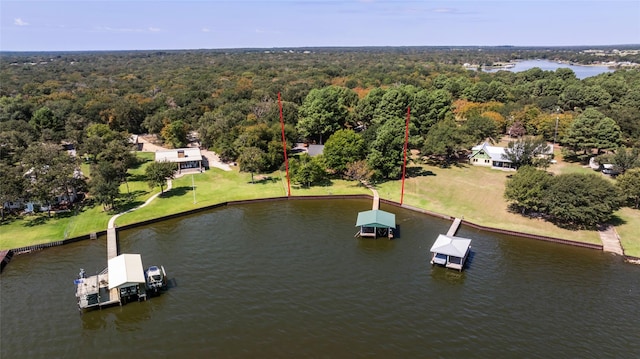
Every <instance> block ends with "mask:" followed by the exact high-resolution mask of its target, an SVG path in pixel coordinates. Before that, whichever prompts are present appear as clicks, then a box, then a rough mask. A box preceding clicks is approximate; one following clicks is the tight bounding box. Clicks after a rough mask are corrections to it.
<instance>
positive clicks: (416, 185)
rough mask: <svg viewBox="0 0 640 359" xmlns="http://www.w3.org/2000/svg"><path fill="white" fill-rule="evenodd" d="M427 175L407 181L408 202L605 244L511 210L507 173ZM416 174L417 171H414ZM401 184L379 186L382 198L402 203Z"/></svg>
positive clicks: (427, 170) (472, 170)
mask: <svg viewBox="0 0 640 359" xmlns="http://www.w3.org/2000/svg"><path fill="white" fill-rule="evenodd" d="M420 168H421V170H422V173H423V175H421V176H417V177H411V178H409V179H407V180H406V182H405V197H404V203H406V204H408V205H412V206H416V207H420V208H424V209H427V210H430V211H433V212H437V213H442V214H447V215H450V216H454V217H464V219H465V220H468V221H470V222H473V223H476V224H479V225H482V226H487V227H494V228H501V229H506V230H512V231H518V232H525V233H531V234H537V235H544V236H551V237H557V238H564V239H568V240H572V241H579V242H587V243H598V244H599V243H601V242H600V237H599V235H598V234H597V232H594V231H570V230H566V229H562V228H559V227H557V226H555V225H553V224H551V223H548V222H545V221H543V220H540V219H529V218H526V217H523V216H521V215H519V214H514V213H510V212H509V211H507V202H506V201H505V200H504V198H503V192H504V185H505V182H506V180H507V177H508V176H509V175H511V174H513V172H504V171H499V170H493V169H490V168H485V167H478V166H464V165H463V166H460V167H451V168H444V169H443V168H439V167H432V166H428V167H420ZM414 171H415V169H414ZM400 192H401V182H400V181H394V182H387V183H383V184H382V185H380V186H379V193H380V196H381V197H382V198H388V199H391V200H394V201H400Z"/></svg>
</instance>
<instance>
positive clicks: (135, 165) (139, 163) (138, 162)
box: [130, 157, 153, 169]
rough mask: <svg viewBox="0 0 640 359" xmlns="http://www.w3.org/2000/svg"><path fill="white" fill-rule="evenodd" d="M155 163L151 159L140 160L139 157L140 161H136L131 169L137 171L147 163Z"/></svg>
mask: <svg viewBox="0 0 640 359" xmlns="http://www.w3.org/2000/svg"><path fill="white" fill-rule="evenodd" d="M151 161H153V160H152V159H150V158H140V157H138V160H137V161H136V163H135V164H134V165H133V166H131V167H130V169H137V168H140V166H142V165H143V164H145V163H147V162H151Z"/></svg>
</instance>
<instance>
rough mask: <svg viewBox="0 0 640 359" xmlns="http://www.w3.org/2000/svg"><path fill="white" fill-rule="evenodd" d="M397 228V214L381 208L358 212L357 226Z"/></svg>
mask: <svg viewBox="0 0 640 359" xmlns="http://www.w3.org/2000/svg"><path fill="white" fill-rule="evenodd" d="M362 226H364V227H376V228H396V215H395V214H393V213H389V212H385V211H382V210H379V209H374V210H371V211H364V212H360V213H358V219H357V220H356V227H362Z"/></svg>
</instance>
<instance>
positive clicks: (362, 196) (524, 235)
mask: <svg viewBox="0 0 640 359" xmlns="http://www.w3.org/2000/svg"><path fill="white" fill-rule="evenodd" d="M327 199H367V200H373V199H374V197H373V196H372V195H367V194H355V195H318V196H292V197H270V198H257V199H247V200H237V201H228V202H222V203H217V204H214V205H210V206H206V207H201V208H196V209H192V210H189V211H185V212H180V213H174V214H170V215H166V216H162V217H158V218H153V219H149V220H146V221H142V222H137V223H132V224H128V225H124V226H119V227H117V229H114V230H117V231H118V232H119V231H121V230H126V229H132V228H137V227H141V226H145V225H148V224H153V223H157V222H162V221H165V220H167V219H173V218H180V217H184V216H188V215H191V214H196V213H200V212H204V211H208V210H211V209H215V208H220V207H225V206H234V205H242V204H249V203H258V202H274V201H289V200H327ZM380 203H384V204H387V205H390V206H394V207H398V208H404V209H408V210H411V211H414V212H418V213H423V214H426V215H429V216H432V217H436V218H441V219H445V220H449V221H453V220H454V218H453V217H451V216H449V215H445V214H441V213H437V212H432V211H429V210H425V209H422V208H418V207H413V206H409V205H406V204H400V203H398V202H394V201H390V200H386V199H382V198H381V199H380ZM462 225H465V226H469V227H471V228H475V229H478V230H481V231H485V232H491V233H498V234H504V235H509V236H514V237H520V238H529V239H535V240H542V241H546V242H553V243H558V244H564V245H570V246H575V247H582V248H589V249H596V250H602V249H603V246H602V245H601V244H593V243H583V242H574V241H569V240H566V239H562V238H554V237H548V236H542V235H535V234H529V233H522V232H517V231H510V230H504V229H499V228H491V227H485V226H481V225H478V224H475V223H472V222H469V221H466V220H462ZM106 233H107V231H106V230H104V231H100V232H96V233H94V234H91V235H90V234H87V235H83V236H79V237H74V238H70V239H66V240H62V241H56V242H50V243H44V244H37V245H33V246H27V247H20V248H15V249H12V250H11V251H12V252H13V254H15V255H20V254H24V253H30V252H32V251H38V250H42V249H45V248H49V247H54V246H59V245H65V244H69V243H74V242H78V241H82V240H86V239H90V238H91V237H92V236H104V235H105V234H106ZM624 258H625V259H626V260H627V261H630V262H639V261H640V258H638V257H633V256H627V255H625V256H624Z"/></svg>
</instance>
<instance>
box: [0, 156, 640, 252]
mask: <svg viewBox="0 0 640 359" xmlns="http://www.w3.org/2000/svg"><path fill="white" fill-rule="evenodd" d="M138 156H139V157H141V158H142V159H143V160H144V162H142V163H141V164H140V165H139V166H138V167H136V168H134V169H132V170H130V177H129V181H128V183H127V184H126V185H125V184H123V185H122V186H121V193H123V195H124V197H128V198H127V199H126V200H123V202H122V203H121V205H120V207H119V208H120V210H123V209H129V208H133V207H135V206H138V205H140V204H142V203H144V201H146V200H147V199H148V198H149V197H151V196H152V195H153V194H155V193H157V192H159V188H154V189H150V188H149V187H148V185H147V184H146V182H145V181H144V176H143V174H144V169H145V167H146V166H147V165H148V163H150V162H151V161H152V159H153V153H138ZM551 170H553V171H554V172H556V173H574V172H583V171H584V172H587V173H592V172H593V171H592V170H591V169H589V168H584V167H582V166H581V165H579V164H568V163H563V162H561V163H559V164H557V165H553V166H552V168H551ZM408 174H409V175H410V176H409V178H407V180H406V182H405V197H404V203H405V204H409V205H412V206H415V207H420V208H424V209H427V210H430V211H434V212H438V213H442V214H447V215H451V216H455V217H464V218H465V219H466V220H468V221H471V222H474V223H476V224H479V225H483V226H489V227H496V228H502V229H507V230H514V231H520V232H526V233H532V234H538V235H546V236H551V237H557V238H564V239H569V240H574V241H581V242H587V243H598V244H599V243H600V238H599V236H598V234H597V232H595V231H569V230H565V229H561V228H558V227H556V226H554V225H552V224H550V223H547V222H545V221H542V220H538V219H529V218H525V217H522V216H520V215H518V214H514V213H510V212H508V211H507V203H506V201H505V200H504V198H503V191H504V184H505V182H506V181H507V178H508V176H509V175H510V174H512V172H503V171H498V170H492V169H489V168H484V167H476V166H469V165H461V166H454V167H451V168H440V167H434V166H423V165H420V166H412V167H410V168H409V169H408ZM283 177H284V173H282V172H279V171H278V172H274V173H271V174H267V175H260V176H258V175H256V176H255V183H252V182H251V175H250V174H248V173H241V172H239V171H238V169H237V168H234V169H233V170H232V171H222V170H220V169H216V168H212V169H211V170H209V171H206V172H204V173H197V174H194V175H191V174H187V175H185V176H182V177H180V178H177V179H174V180H173V189H172V190H170V191H168V192H166V193H165V194H163V195H162V196H161V197H158V198H157V199H156V200H154V201H153V202H151V204H149V205H148V206H146V207H144V208H141V209H138V210H136V211H133V212H130V213H127V214H125V215H122V216H121V217H119V218H118V220H117V222H116V223H117V224H118V225H120V226H124V225H127V224H131V223H136V222H140V221H144V220H149V219H153V218H158V217H162V216H165V215H167V214H171V213H178V212H182V211H188V210H192V209H195V208H202V207H206V206H211V205H215V204H218V203H222V202H226V201H233V200H243V199H256V198H266V197H281V196H286V181H285V180H284V179H283ZM192 181H193V182H192ZM192 184H193V185H195V203H194V191H193V186H192ZM127 187H128V189H127ZM291 189H292V195H293V196H311V195H332V194H371V192H370V191H369V190H368V189H366V188H364V187H362V186H359V185H357V184H355V183H353V182H348V181H342V180H334V181H332V183H331V185H329V186H316V187H312V188H300V187H299V186H292V188H291ZM377 189H378V192H379V194H380V197H381V198H384V199H389V200H392V201H397V202H399V201H400V190H401V181H392V182H385V183H382V184H379V185H378V186H377ZM127 193H129V194H128V195H127ZM113 214H114V213H107V212H105V211H104V210H103V209H102V206H100V205H96V206H93V207H85V208H83V209H82V210H80V213H79V214H78V215H76V216H71V215H70V214H66V215H65V214H62V215H59V216H53V217H52V218H47V217H46V214H44V215H37V216H28V217H25V218H23V219H16V220H13V221H10V222H8V223H5V224H3V225H2V226H0V249H8V248H16V247H22V246H27V245H32V244H38V243H45V242H52V241H58V240H61V239H64V238H71V237H75V236H80V235H86V234H89V233H91V232H98V231H103V230H105V229H106V227H107V223H108V220H109V218H110V217H111V216H112V215H113ZM616 215H617V217H618V218H619V219H620V222H621V224H620V225H619V226H617V227H616V228H617V230H618V233H619V234H620V236H621V238H622V244H623V246H624V248H625V250H626V253H627V254H629V255H633V256H640V238H639V236H638V235H637V233H640V211H638V210H631V209H628V208H625V209H622V210H620V211H619V212H617V213H616Z"/></svg>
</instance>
